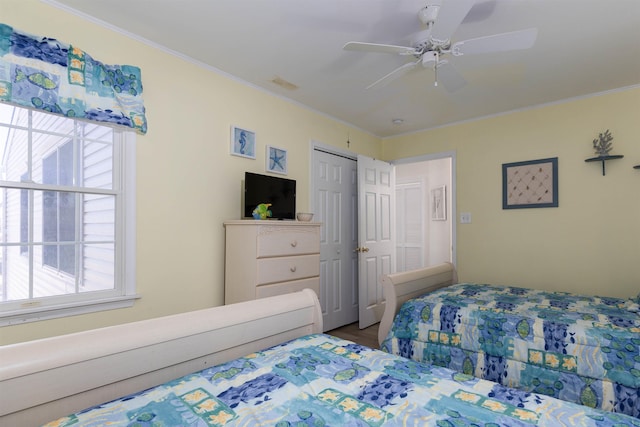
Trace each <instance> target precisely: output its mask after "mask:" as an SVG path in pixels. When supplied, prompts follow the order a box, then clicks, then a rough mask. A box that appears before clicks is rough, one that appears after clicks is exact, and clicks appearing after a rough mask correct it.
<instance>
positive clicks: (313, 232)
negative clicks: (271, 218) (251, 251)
mask: <svg viewBox="0 0 640 427" xmlns="http://www.w3.org/2000/svg"><path fill="white" fill-rule="evenodd" d="M256 252H257V257H258V258H266V257H272V256H286V255H302V254H315V253H318V252H320V227H312V226H306V227H305V226H297V227H278V226H264V227H260V232H259V233H258V236H257V248H256Z"/></svg>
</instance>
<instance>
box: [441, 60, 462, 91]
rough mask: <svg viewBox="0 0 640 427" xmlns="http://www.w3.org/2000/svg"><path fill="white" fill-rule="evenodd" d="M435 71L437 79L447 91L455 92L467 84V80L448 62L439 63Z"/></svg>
mask: <svg viewBox="0 0 640 427" xmlns="http://www.w3.org/2000/svg"><path fill="white" fill-rule="evenodd" d="M437 71H438V74H437V79H438V80H437V81H438V82H439V83H442V85H443V86H444V87H445V89H446V90H447V91H448V92H455V91H457V90H459V89H461V88H462V87H463V86H465V85H466V84H467V80H466V79H465V78H464V77H462V74H460V73H459V72H458V70H457V69H456V67H454V66H453V64H451V63H450V62H446V63H443V64H442V65H439V66H438V67H437Z"/></svg>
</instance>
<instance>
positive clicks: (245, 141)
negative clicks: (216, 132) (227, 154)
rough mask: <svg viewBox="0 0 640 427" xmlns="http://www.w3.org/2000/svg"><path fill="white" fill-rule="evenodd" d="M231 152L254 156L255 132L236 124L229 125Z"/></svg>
mask: <svg viewBox="0 0 640 427" xmlns="http://www.w3.org/2000/svg"><path fill="white" fill-rule="evenodd" d="M231 154H232V155H234V156H240V157H247V158H249V159H255V158H256V133H255V132H253V131H251V130H249V129H244V128H240V127H237V126H231Z"/></svg>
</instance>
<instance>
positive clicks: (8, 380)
mask: <svg viewBox="0 0 640 427" xmlns="http://www.w3.org/2000/svg"><path fill="white" fill-rule="evenodd" d="M321 332H322V313H321V309H320V303H319V302H318V298H317V296H316V294H315V292H313V291H311V290H309V289H305V290H303V291H300V292H296V293H291V294H287V295H280V296H276V297H270V298H264V299H258V300H253V301H247V302H242V303H237V304H231V305H226V306H220V307H214V308H210V309H205V310H198V311H193V312H188V313H181V314H177V315H173V316H166V317H160V318H155V319H149V320H144V321H139V322H133V323H128V324H123V325H117V326H112V327H107V328H101V329H95V330H90V331H84V332H79V333H75V334H69V335H62V336H58V337H52V338H46V339H41V340H36V341H29V342H24V343H19V344H13V345H7V346H4V347H1V348H0V361H1V363H0V390H3V391H4V392H3V393H2V398H1V399H0V425H7V426H9V425H15V426H18V425H19V426H31V425H40V424H42V423H44V422H47V421H49V420H51V419H55V418H58V417H62V416H65V415H67V414H70V413H73V412H77V411H79V410H82V409H84V408H87V407H90V406H93V405H97V404H100V403H103V402H107V401H110V400H113V399H116V398H118V397H121V396H124V395H127V394H131V393H134V392H137V391H140V390H144V389H146V388H149V387H152V386H155V385H158V384H161V383H164V382H166V381H170V380H172V379H175V378H179V377H181V376H183V375H187V374H189V373H191V372H196V371H200V370H202V369H205V368H206V367H208V366H212V365H217V364H219V363H223V362H226V361H229V360H231V359H234V358H237V357H240V356H244V355H246V354H249V353H252V352H255V351H258V350H261V349H264V348H267V347H270V346H273V345H276V344H279V343H282V342H284V341H287V340H290V339H293V338H297V337H300V336H304V335H308V334H310V333H321Z"/></svg>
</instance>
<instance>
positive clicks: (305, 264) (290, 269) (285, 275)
mask: <svg viewBox="0 0 640 427" xmlns="http://www.w3.org/2000/svg"><path fill="white" fill-rule="evenodd" d="M257 264H258V265H257V280H256V282H257V284H258V285H265V284H268V283H277V282H287V281H290V280H297V279H303V278H305V277H313V276H319V275H320V254H315V255H300V256H293V257H278V258H261V259H259V260H257Z"/></svg>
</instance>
